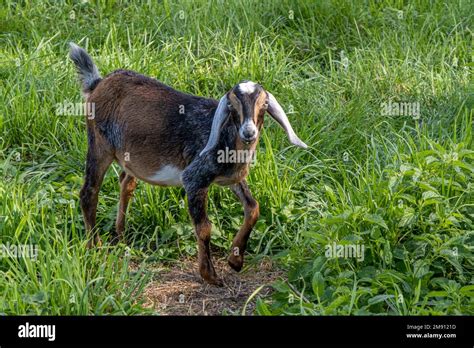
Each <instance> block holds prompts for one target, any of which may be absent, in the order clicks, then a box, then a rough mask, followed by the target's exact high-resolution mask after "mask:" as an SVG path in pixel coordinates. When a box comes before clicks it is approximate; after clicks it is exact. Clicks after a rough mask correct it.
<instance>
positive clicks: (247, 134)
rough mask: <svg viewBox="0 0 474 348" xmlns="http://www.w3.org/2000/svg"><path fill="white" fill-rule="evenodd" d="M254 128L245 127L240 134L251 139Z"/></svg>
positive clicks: (253, 134) (253, 135)
mask: <svg viewBox="0 0 474 348" xmlns="http://www.w3.org/2000/svg"><path fill="white" fill-rule="evenodd" d="M255 133H256V132H255V129H252V128H250V129H249V128H246V129H244V130H243V132H242V135H243V136H244V138H245V139H252V138H254V137H255Z"/></svg>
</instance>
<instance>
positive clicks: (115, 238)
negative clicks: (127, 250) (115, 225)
mask: <svg viewBox="0 0 474 348" xmlns="http://www.w3.org/2000/svg"><path fill="white" fill-rule="evenodd" d="M123 242H124V238H123V237H122V236H119V235H115V236H113V237H112V238H111V239H110V245H118V244H119V243H123Z"/></svg>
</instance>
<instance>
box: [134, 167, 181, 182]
mask: <svg viewBox="0 0 474 348" xmlns="http://www.w3.org/2000/svg"><path fill="white" fill-rule="evenodd" d="M125 171H126V172H127V173H128V174H130V175H133V176H135V177H137V178H138V179H140V180H143V181H145V182H147V183H149V184H152V185H159V186H183V180H182V177H181V175H182V174H183V171H182V170H181V169H179V168H178V167H175V166H173V165H169V164H168V165H165V166H162V167H161V168H160V169H158V170H157V171H155V172H154V173H152V174H151V175H150V174H148V175H143V174H142V173H135V172H134V171H132V170H131V169H130V168H126V169H125Z"/></svg>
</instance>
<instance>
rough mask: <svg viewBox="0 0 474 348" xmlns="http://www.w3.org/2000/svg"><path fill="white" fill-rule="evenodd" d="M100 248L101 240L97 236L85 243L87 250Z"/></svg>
mask: <svg viewBox="0 0 474 348" xmlns="http://www.w3.org/2000/svg"><path fill="white" fill-rule="evenodd" d="M101 246H102V240H101V239H100V237H99V236H95V237H93V238H91V239H89V241H88V242H87V249H92V248H94V247H101Z"/></svg>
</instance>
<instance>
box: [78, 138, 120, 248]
mask: <svg viewBox="0 0 474 348" xmlns="http://www.w3.org/2000/svg"><path fill="white" fill-rule="evenodd" d="M113 158H114V157H113V155H112V154H111V153H110V152H107V151H106V149H105V148H103V147H100V146H97V144H95V142H94V137H93V136H92V137H91V136H90V135H89V149H88V151H87V161H86V175H85V180H84V185H83V186H82V189H81V192H80V200H81V210H82V215H83V217H84V223H85V225H86V232H87V233H88V238H89V241H88V243H87V247H88V248H91V247H93V246H94V245H98V246H100V245H101V240H100V237H99V234H98V232H97V231H96V230H95V222H96V213H97V201H98V197H99V190H100V185H101V184H102V180H103V179H104V175H105V172H106V171H107V168H109V166H110V164H111V163H112V161H113Z"/></svg>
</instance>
